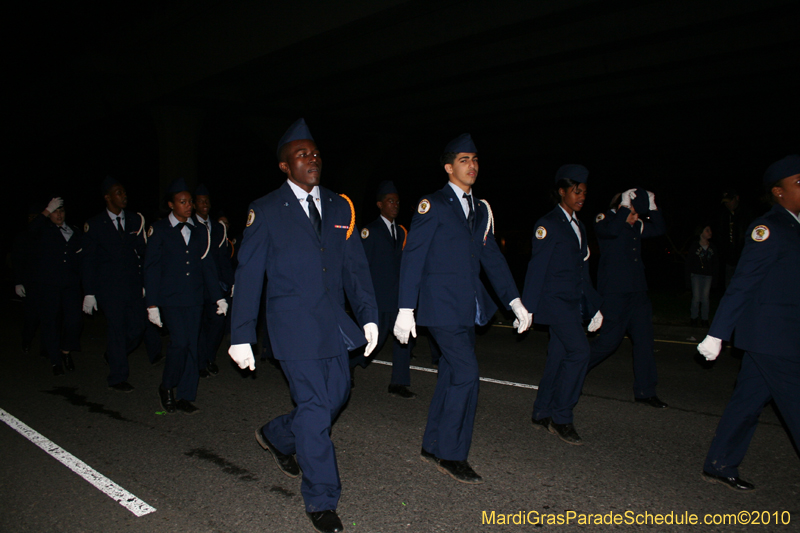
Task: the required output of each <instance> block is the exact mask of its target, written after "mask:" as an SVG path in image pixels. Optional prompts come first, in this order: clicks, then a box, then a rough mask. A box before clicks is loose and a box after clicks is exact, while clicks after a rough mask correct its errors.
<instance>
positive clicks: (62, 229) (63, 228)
mask: <svg viewBox="0 0 800 533" xmlns="http://www.w3.org/2000/svg"><path fill="white" fill-rule="evenodd" d="M59 228H61V231H63V232H64V233H66V232H67V227H66V226H59Z"/></svg>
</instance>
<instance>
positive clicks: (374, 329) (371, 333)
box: [364, 322, 378, 357]
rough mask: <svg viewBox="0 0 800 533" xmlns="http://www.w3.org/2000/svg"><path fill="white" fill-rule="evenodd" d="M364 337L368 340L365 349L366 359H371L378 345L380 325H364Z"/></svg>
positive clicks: (371, 323)
mask: <svg viewBox="0 0 800 533" xmlns="http://www.w3.org/2000/svg"><path fill="white" fill-rule="evenodd" d="M364 336H365V337H366V338H367V347H366V348H364V357H369V354H371V353H372V350H374V349H375V347H376V346H377V345H378V324H376V323H375V322H370V323H369V324H365V325H364Z"/></svg>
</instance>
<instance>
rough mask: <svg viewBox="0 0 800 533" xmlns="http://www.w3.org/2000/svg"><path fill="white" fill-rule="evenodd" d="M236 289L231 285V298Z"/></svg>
mask: <svg viewBox="0 0 800 533" xmlns="http://www.w3.org/2000/svg"><path fill="white" fill-rule="evenodd" d="M235 288H236V285H231V298H233V289H235Z"/></svg>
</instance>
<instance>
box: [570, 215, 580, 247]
mask: <svg viewBox="0 0 800 533" xmlns="http://www.w3.org/2000/svg"><path fill="white" fill-rule="evenodd" d="M569 220H570V222H572V223H573V224H575V227H576V228H578V235H580V234H581V226H580V224H578V221H577V220H576V219H574V218H570V219H569ZM582 245H583V237H578V246H582Z"/></svg>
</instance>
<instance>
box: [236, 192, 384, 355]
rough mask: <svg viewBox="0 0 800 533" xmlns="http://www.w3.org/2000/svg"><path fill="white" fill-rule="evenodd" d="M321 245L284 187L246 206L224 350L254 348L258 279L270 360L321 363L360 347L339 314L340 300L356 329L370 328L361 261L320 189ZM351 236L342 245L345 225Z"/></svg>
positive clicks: (343, 207)
mask: <svg viewBox="0 0 800 533" xmlns="http://www.w3.org/2000/svg"><path fill="white" fill-rule="evenodd" d="M319 191H320V200H321V202H322V240H321V242H320V239H319V238H318V237H317V234H316V232H315V231H314V227H313V226H312V224H311V221H310V220H309V218H308V215H306V213H305V211H304V210H303V207H302V206H301V205H300V202H298V201H297V198H296V197H295V195H294V193H293V192H292V189H291V188H290V187H289V183H288V182H284V184H283V185H282V186H281V187H280V188H278V189H277V190H275V191H273V192H271V193H270V194H268V195H266V196H264V197H262V198H259V199H258V200H256V201H255V202H253V203H252V204H250V214H249V216H248V226H247V228H245V230H244V237H243V238H242V245H241V247H240V248H239V253H238V259H239V266H238V267H237V269H236V295H235V297H234V299H233V315H232V317H231V344H253V343H255V342H256V320H257V317H258V307H259V303H260V301H261V293H262V290H263V284H264V274H265V272H266V275H267V278H268V279H269V283H267V304H266V305H267V328H268V331H269V337H270V341H271V343H272V348H273V351H274V353H275V358H276V359H278V360H303V359H325V358H329V357H335V356H338V355H339V354H340V353H341V351H342V341H344V344H345V346H346V347H347V349H348V350H353V349H355V348H356V347H358V346H362V345H364V344H366V338H365V337H364V332H363V330H362V329H361V328H360V327H359V326H358V325H357V324H356V323H355V322H353V319H351V318H350V316H349V315H348V314H347V313H346V312H345V293H346V294H347V299H348V300H349V301H350V306H351V307H352V308H353V311H354V313H355V315H356V319H357V320H358V322H359V323H360V324H362V325H364V324H368V323H370V322H372V323H375V324H377V323H378V309H377V305H376V303H375V293H374V291H373V289H372V280H371V278H370V275H369V266H368V265H367V258H366V256H365V255H364V248H363V247H362V246H361V243H360V242H358V241H359V240H361V239H360V238H359V233H358V230H357V229H356V228H355V223H354V222H351V211H350V205H349V203H348V202H347V201H346V200H345V199H344V198H342V197H340V196H338V195H337V194H334V193H333V192H331V191H329V190H328V189H325V188H323V187H320V188H319ZM351 225H352V226H353V228H352V229H353V232H352V235H351V236H350V238H349V239H348V238H347V233H348V230H349V229H350V226H351Z"/></svg>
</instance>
